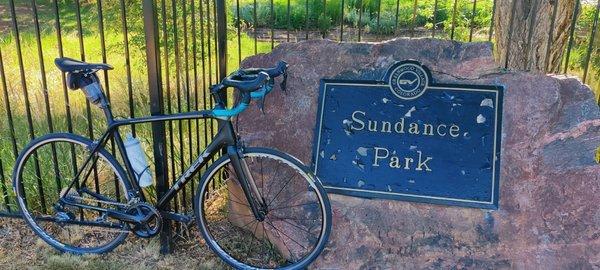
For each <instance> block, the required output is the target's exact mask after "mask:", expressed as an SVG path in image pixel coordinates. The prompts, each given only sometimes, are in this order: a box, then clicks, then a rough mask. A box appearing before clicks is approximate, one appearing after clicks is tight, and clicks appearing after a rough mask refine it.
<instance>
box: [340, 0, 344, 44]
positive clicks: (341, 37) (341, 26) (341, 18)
mask: <svg viewBox="0 0 600 270" xmlns="http://www.w3.org/2000/svg"><path fill="white" fill-rule="evenodd" d="M341 8H342V9H341V16H340V42H342V41H344V0H342V7H341Z"/></svg>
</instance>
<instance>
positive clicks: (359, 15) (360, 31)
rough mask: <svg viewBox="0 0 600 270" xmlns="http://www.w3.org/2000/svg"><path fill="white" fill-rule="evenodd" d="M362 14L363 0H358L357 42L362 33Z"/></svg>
mask: <svg viewBox="0 0 600 270" xmlns="http://www.w3.org/2000/svg"><path fill="white" fill-rule="evenodd" d="M307 9H308V8H307ZM362 15H363V2H362V0H358V42H360V40H361V34H362Z"/></svg>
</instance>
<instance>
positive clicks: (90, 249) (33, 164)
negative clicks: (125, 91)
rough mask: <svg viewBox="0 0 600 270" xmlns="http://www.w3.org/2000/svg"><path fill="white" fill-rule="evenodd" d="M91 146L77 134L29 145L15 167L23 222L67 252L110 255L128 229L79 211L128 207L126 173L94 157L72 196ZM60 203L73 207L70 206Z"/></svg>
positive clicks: (104, 157)
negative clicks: (73, 182) (79, 171)
mask: <svg viewBox="0 0 600 270" xmlns="http://www.w3.org/2000/svg"><path fill="white" fill-rule="evenodd" d="M92 145H93V142H92V141H91V140H89V139H86V138H83V137H80V136H76V135H74V134H68V133H57V134H49V135H46V136H42V137H39V138H37V139H35V140H33V141H32V142H31V143H30V144H29V145H27V146H26V147H25V149H23V151H22V152H21V154H20V155H19V157H18V159H17V161H16V164H15V168H14V172H13V177H14V179H13V181H14V182H13V185H14V189H15V192H16V195H17V203H18V205H19V208H20V210H21V212H22V214H23V218H24V219H25V221H26V222H27V224H29V226H30V227H31V228H32V229H33V231H34V232H35V233H36V234H37V235H38V236H40V237H41V238H42V239H43V240H44V241H46V242H47V243H48V244H50V245H51V246H53V247H54V248H56V249H58V250H60V251H62V252H69V253H74V254H84V253H104V252H108V251H110V250H112V249H113V248H115V247H116V246H118V245H119V244H121V243H122V242H123V240H125V238H126V237H127V234H128V233H129V231H130V230H129V227H128V226H127V224H125V223H124V222H122V221H119V220H116V219H113V218H111V217H108V216H107V215H106V214H105V213H104V212H103V211H97V210H92V209H89V208H84V207H80V206H78V205H90V206H94V207H99V208H105V209H106V208H108V209H115V210H117V209H121V208H124V207H126V206H127V205H126V204H127V202H128V200H129V195H128V191H127V188H126V185H125V184H124V182H123V180H124V179H126V178H125V172H124V170H123V168H122V167H121V166H120V165H119V164H118V163H117V161H116V160H115V158H114V157H113V156H112V155H110V154H109V153H108V152H107V151H106V150H105V149H101V150H100V151H98V152H97V153H95V155H94V157H93V159H92V160H93V161H95V162H90V163H89V164H88V165H87V166H86V167H84V168H83V170H82V173H81V175H80V177H79V178H78V181H77V182H76V184H75V185H74V187H73V188H71V189H70V190H69V191H68V192H67V188H66V187H67V186H68V185H69V184H70V182H71V181H72V180H73V179H75V175H76V174H77V171H78V169H79V168H81V167H82V166H83V164H84V161H85V160H86V159H87V158H88V157H90V155H91V152H90V150H91V149H92ZM61 194H62V195H61ZM61 197H62V198H63V199H66V200H68V201H70V202H72V204H65V203H64V202H63V201H61V200H60V198H61Z"/></svg>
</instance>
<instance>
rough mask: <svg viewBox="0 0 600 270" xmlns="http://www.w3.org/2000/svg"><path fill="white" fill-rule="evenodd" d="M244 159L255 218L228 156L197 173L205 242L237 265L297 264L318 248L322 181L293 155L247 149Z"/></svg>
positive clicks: (326, 229)
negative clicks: (257, 201) (256, 200)
mask: <svg viewBox="0 0 600 270" xmlns="http://www.w3.org/2000/svg"><path fill="white" fill-rule="evenodd" d="M242 160H243V162H244V163H245V166H246V167H247V168H248V172H249V174H250V177H249V178H250V179H253V180H249V181H253V182H254V186H255V187H256V188H255V191H257V193H258V194H259V195H258V196H260V197H261V198H262V201H263V206H262V207H261V209H262V211H263V213H265V214H266V215H265V216H266V217H265V218H264V219H263V220H259V219H257V218H255V216H254V215H253V214H252V211H251V210H250V208H249V204H248V200H247V199H246V196H245V195H244V193H243V191H242V189H241V186H240V185H239V183H238V180H237V176H236V174H235V172H234V170H233V166H232V165H231V160H230V159H229V157H227V156H223V157H221V158H219V159H218V160H217V161H216V162H215V163H214V164H212V165H211V166H210V167H209V168H208V169H207V171H206V172H205V173H204V175H203V176H202V180H201V183H200V185H199V186H198V192H196V198H195V200H194V204H195V205H194V206H195V214H196V220H197V223H198V226H199V227H200V231H201V233H202V236H203V237H204V239H205V240H206V243H207V244H208V245H209V246H210V247H211V249H212V250H213V251H215V252H216V253H217V254H218V255H219V257H221V258H222V259H223V260H224V261H225V262H227V263H228V264H230V265H231V266H233V267H235V268H238V269H302V268H304V267H306V266H307V265H308V264H310V263H311V262H312V261H314V260H315V259H316V258H317V256H319V254H320V253H321V251H322V250H323V248H324V247H325V244H326V243H327V239H328V237H329V233H330V231H331V207H330V204H329V199H328V198H327V194H326V193H325V191H324V189H323V187H322V185H321V183H320V182H319V181H316V179H315V177H314V176H313V175H312V174H311V173H310V172H309V171H308V170H307V169H306V168H305V167H304V166H303V165H302V164H301V163H300V162H299V161H298V160H297V159H295V158H293V157H291V156H289V155H287V154H284V153H281V152H279V151H275V150H272V149H263V148H247V149H245V151H244V153H243V159H242Z"/></svg>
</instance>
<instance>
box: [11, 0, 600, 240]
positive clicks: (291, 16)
mask: <svg viewBox="0 0 600 270" xmlns="http://www.w3.org/2000/svg"><path fill="white" fill-rule="evenodd" d="M3 1H4V2H2V3H1V4H0V33H1V35H2V36H1V37H0V91H2V95H0V99H2V104H3V106H4V110H2V111H1V112H0V127H1V128H0V137H1V139H0V192H1V195H2V199H1V200H0V215H3V216H18V212H17V209H16V206H15V203H14V195H13V194H12V191H11V190H12V189H11V181H10V179H11V168H12V166H13V164H14V161H15V159H16V157H17V155H18V152H19V150H21V149H22V148H23V147H24V145H25V144H26V143H27V142H28V141H29V140H31V139H33V138H35V137H37V136H41V135H43V134H46V133H48V132H72V133H78V134H81V135H85V136H87V137H90V138H92V139H93V138H95V137H97V136H98V134H99V133H100V132H101V131H102V129H103V128H104V125H103V123H102V122H101V119H102V116H101V115H100V114H99V112H96V111H95V110H94V109H92V108H91V107H90V104H89V102H87V101H86V100H85V99H84V98H83V95H81V93H79V92H72V91H68V90H67V87H66V85H65V75H64V74H62V73H60V72H58V70H57V69H56V68H54V66H53V65H52V60H53V59H54V58H55V57H63V56H70V57H72V58H77V59H81V60H87V61H90V62H105V63H111V64H113V65H115V70H114V71H110V72H103V73H102V74H101V75H102V76H101V80H102V82H103V86H104V89H105V90H106V93H107V96H108V98H109V100H110V102H111V103H112V105H113V109H114V110H115V113H116V115H117V116H122V117H135V116H141V115H148V114H163V113H174V112H185V111H193V110H198V109H208V108H211V107H212V106H213V103H212V100H211V99H210V96H209V93H208V91H207V87H208V86H209V85H210V84H213V83H216V82H217V81H218V80H219V79H220V78H222V77H223V76H224V75H225V74H226V73H227V72H228V71H231V70H233V69H235V68H236V67H237V66H238V65H239V63H240V62H241V60H242V59H243V58H244V57H248V56H251V55H253V54H257V53H259V52H265V51H269V50H271V49H272V48H273V47H274V46H275V45H276V44H277V43H280V42H297V41H300V40H306V39H316V38H329V39H332V40H337V41H344V42H346V41H359V42H360V41H378V40H384V39H389V38H391V37H398V36H405V37H424V36H427V37H436V38H446V39H453V40H461V41H493V37H494V35H493V31H494V21H493V18H494V13H495V11H496V1H498V0H494V1H492V0H479V1H477V0H445V1H444V0H430V1H423V0H421V1H418V0H402V1H400V0H396V2H395V5H393V4H392V5H388V6H386V9H385V10H383V8H382V0H375V1H372V0H371V1H369V0H329V2H327V0H318V1H309V0H297V1H291V0H287V1H286V2H284V1H279V0H277V1H276V2H275V1H274V0H267V1H257V0H251V1H248V0H241V1H240V0H229V1H227V2H225V1H219V0H217V1H212V0H171V1H168V0H142V1H134V0H89V1H81V0H64V1H59V0H3ZM334 1H335V2H334ZM363 1H365V2H364V3H363ZM332 3H335V5H333V4H332ZM349 3H351V7H353V8H348V5H349ZM392 3H393V2H392ZM423 3H431V4H432V6H428V7H426V8H427V10H429V11H427V12H429V13H427V12H425V11H423V7H422V5H423ZM369 5H370V6H369ZM582 5H587V6H586V7H588V9H586V12H591V14H584V15H586V16H588V17H590V18H591V21H590V22H591V24H590V25H587V24H586V26H585V27H582V26H580V24H581V23H580V19H579V18H580V17H581V16H582V14H583V12H581V11H582ZM590 5H591V6H592V7H593V9H589V6H590ZM336 6H338V7H339V8H336ZM482 7H485V8H484V9H481V8H482ZM599 7H600V1H598V3H597V4H596V3H592V2H590V1H583V2H581V1H575V7H574V8H575V10H576V12H575V15H574V16H573V20H572V23H571V25H570V26H569V37H568V46H567V49H566V51H565V53H564V57H563V58H564V60H563V65H564V68H563V69H562V70H563V72H564V73H574V74H576V75H579V76H581V78H582V79H583V81H584V82H590V83H591V82H594V83H596V84H600V82H598V79H597V74H598V70H593V69H594V67H593V65H600V52H599V50H600V46H599V45H598V38H597V35H598V33H597V32H598V31H597V30H598V17H599V16H598V12H599V10H600V8H599ZM513 9H514V7H513ZM483 13H485V14H486V16H489V15H490V14H491V18H492V19H491V20H490V22H489V24H485V25H484V24H482V23H481V22H480V21H478V18H479V17H478V16H479V15H482V14H483ZM402 14H404V15H402ZM513 14H514V12H513ZM556 14H557V12H556V9H555V11H554V12H553V13H552V22H554V20H555V18H556V16H557V15H556ZM330 15H331V16H330ZM298 18H300V19H298ZM367 18H368V19H367ZM509 19H510V21H511V22H513V23H515V22H516V21H517V20H518V19H517V18H513V16H511V18H509ZM261 20H262V21H261ZM382 25H383V26H385V27H383V26H382ZM548 39H549V40H551V39H552V33H550V34H549V36H548ZM507 42H508V44H510V43H511V35H509V36H508V40H507ZM575 48H583V49H580V50H576V49H575ZM228 52H229V53H228ZM574 57H577V59H578V61H579V62H581V63H580V65H579V67H581V68H573V65H571V64H570V63H571V62H573V58H574ZM502 60H503V59H501V61H502ZM507 61H508V60H507V59H506V61H504V62H503V63H505V64H506V65H508V63H507ZM591 65H592V66H591ZM561 66H562V65H561ZM596 87H597V88H600V85H598V86H596ZM148 105H149V106H148ZM215 131H216V123H213V122H211V121H200V120H190V121H187V120H186V121H177V122H168V123H166V124H165V125H162V124H159V123H155V124H153V125H139V126H134V127H132V128H131V130H130V132H131V133H133V134H134V135H136V136H138V137H140V138H143V141H144V142H145V145H146V146H147V148H148V149H147V151H148V154H149V155H150V156H151V157H154V158H155V160H156V163H154V164H152V165H153V166H154V168H155V171H156V172H157V175H155V177H156V180H157V188H156V189H155V190H149V191H148V192H149V193H153V194H152V195H153V196H151V197H152V198H156V196H155V195H154V193H158V194H160V193H161V192H163V191H164V190H165V188H166V186H168V184H169V183H170V182H171V181H173V179H175V177H176V176H177V175H179V174H181V173H182V171H183V169H184V168H185V167H186V165H189V164H190V162H192V161H193V158H195V156H196V155H197V154H198V153H199V152H200V150H201V149H202V148H203V147H204V146H206V145H207V144H208V143H209V140H210V138H211V136H212V135H213V134H214V133H215ZM109 149H110V151H113V152H114V151H116V150H115V148H114V145H112V144H109ZM36 173H37V174H38V175H43V174H44V172H43V171H40V170H38V171H37V172H36ZM43 185H44V182H41V181H40V182H39V186H38V187H37V188H38V191H39V194H38V195H39V196H38V199H39V200H41V203H42V204H44V197H43V192H44V191H48V190H49V188H48V187H44V186H43ZM56 188H60V186H57V187H56ZM194 190H195V187H194V183H193V182H192V184H191V185H190V186H189V187H184V189H183V192H182V193H180V196H179V197H178V198H176V200H174V204H173V205H172V208H173V209H175V210H176V211H178V212H182V213H189V212H191V198H192V196H193V192H194ZM168 233H169V231H168V230H167V232H166V233H165V234H163V237H164V240H165V241H166V240H167V239H169V237H170V236H169V234H168Z"/></svg>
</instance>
